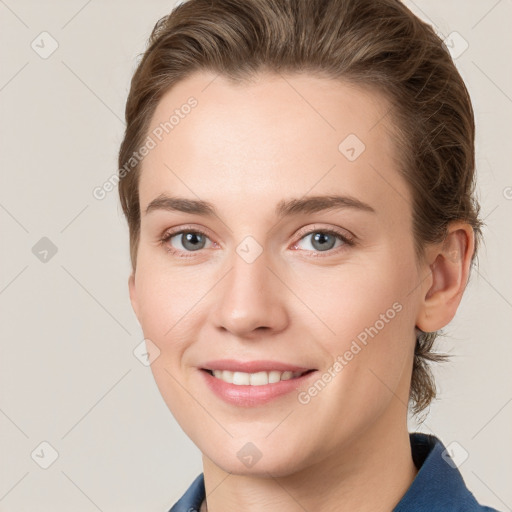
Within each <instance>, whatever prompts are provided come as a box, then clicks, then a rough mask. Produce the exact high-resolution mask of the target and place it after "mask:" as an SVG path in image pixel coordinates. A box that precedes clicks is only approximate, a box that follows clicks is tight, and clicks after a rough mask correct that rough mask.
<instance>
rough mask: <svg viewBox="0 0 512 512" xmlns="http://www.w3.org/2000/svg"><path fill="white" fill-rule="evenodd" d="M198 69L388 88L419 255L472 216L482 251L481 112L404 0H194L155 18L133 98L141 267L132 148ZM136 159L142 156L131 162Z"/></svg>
mask: <svg viewBox="0 0 512 512" xmlns="http://www.w3.org/2000/svg"><path fill="white" fill-rule="evenodd" d="M194 71H212V72H214V73H216V74H220V75H222V76H224V77H226V78H228V79H231V80H233V81H235V82H243V81H244V80H250V78H251V77H254V76H255V75H256V74H257V73H258V72H262V71H269V72H274V73H291V74H293V73H303V72H305V73H309V74H311V75H315V76H318V77H324V78H330V79H334V80H343V81H346V82H347V81H348V82H351V83H354V84H357V85H359V86H362V87H369V88H373V90H376V91H379V92H380V93H382V94H384V95H385V97H386V98H387V99H388V100H389V104H390V105H391V110H390V111H389V118H390V119H392V121H393V122H392V127H393V131H394V134H395V143H396V148H397V154H398V155H399V157H400V165H399V172H401V174H402V175H403V177H404V178H405V180H406V181H407V183H408V185H409V187H410V190H411V194H412V205H411V207H412V212H413V231H414V241H415V247H416V251H417V254H418V257H419V258H421V257H422V255H423V254H424V251H423V249H424V247H425V245H426V244H429V243H435V242H440V241H442V240H443V238H444V237H445V235H446V228H447V226H448V223H449V222H451V221H453V220H463V221H466V222H468V223H469V224H470V225H471V226H472V227H473V229H474V232H475V252H474V254H473V258H474V256H475V254H476V249H477V247H478V238H479V236H481V229H480V228H481V222H480V220H479V219H478V213H479V205H478V203H477V201H476V199H475V198H474V179H475V178H474V166H475V155H474V136H475V126H474V115H473V109H472V105H471V100H470V97H469V94H468V92H467V90H466V87H465V85H464V82H463V80H462V78H461V76H460V74H459V73H458V71H457V69H456V67H455V65H454V63H453V61H452V59H451V57H450V54H449V52H448V50H447V49H446V47H445V46H444V44H443V42H442V40H441V39H440V38H439V37H438V36H437V35H436V33H435V32H434V30H433V29H432V27H430V26H429V25H428V24H426V23H424V22H423V21H421V20H420V19H418V18H417V17H416V16H415V15H414V14H413V13H412V12H411V11H409V10H408V9H407V8H406V7H405V6H404V5H403V4H402V3H401V2H400V1H399V0H188V1H185V2H184V3H182V4H180V5H178V6H177V7H175V8H174V9H173V11H172V12H171V13H170V14H169V15H167V16H164V17H163V18H161V19H160V20H159V21H158V22H157V23H156V25H155V27H154V29H153V31H152V33H151V36H150V39H149V42H148V47H147V49H146V51H145V52H144V54H143V55H142V59H141V60H140V62H139V64H138V67H137V69H136V71H135V73H134V75H133V78H132V81H131V88H130V92H129V95H128V99H127V103H126V132H125V136H124V140H123V141H122V144H121V147H120V151H119V177H120V181H119V196H120V200H121V205H122V208H123V211H124V214H125V215H126V218H127V220H128V226H129V233H130V256H131V261H132V268H133V271H135V268H136V264H137V249H138V243H139V234H140V204H139V194H138V181H139V175H140V161H137V160H135V161H134V160H133V155H135V154H138V153H137V151H138V149H139V148H140V147H141V146H142V145H143V143H144V140H145V138H146V137H147V134H148V130H149V126H150V121H151V118H152V115H153V113H154V111H155V109H156V106H157V104H158V103H159V101H160V99H161V98H162V96H163V94H164V93H166V92H167V91H168V90H169V89H170V88H171V87H172V86H173V85H175V84H176V83H177V82H179V81H181V80H183V79H185V78H186V77H187V76H188V75H190V74H191V73H193V72H194ZM130 159H132V160H130ZM128 161H132V162H135V163H133V164H132V166H133V168H132V169H130V168H128V171H127V167H126V163H127V162H128ZM121 169H124V170H123V171H122V172H121ZM437 334H438V333H436V332H433V333H423V332H420V333H419V335H418V336H417V341H416V348H415V356H414V363H413V371H412V379H411V388H410V402H411V404H412V410H413V412H414V413H415V414H418V413H419V412H420V411H422V410H423V409H425V408H426V407H427V406H428V405H429V404H430V402H431V401H432V399H433V398H435V396H436V388H435V383H434V379H433V376H432V373H431V371H430V369H429V366H428V362H429V361H443V360H445V359H446V358H447V356H446V355H443V354H439V353H434V352H433V351H432V348H433V343H434V340H435V338H436V335H437Z"/></svg>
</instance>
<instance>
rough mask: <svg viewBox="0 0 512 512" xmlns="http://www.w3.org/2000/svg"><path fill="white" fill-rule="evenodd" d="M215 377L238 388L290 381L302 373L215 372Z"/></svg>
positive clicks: (273, 371)
mask: <svg viewBox="0 0 512 512" xmlns="http://www.w3.org/2000/svg"><path fill="white" fill-rule="evenodd" d="M213 375H214V377H216V378H217V379H220V380H223V381H224V382H227V383H228V384H236V385H238V386H249V385H251V386H264V385H265V384H274V383H275V382H279V381H280V380H290V379H295V378H297V377H300V376H301V375H302V372H290V371H286V372H278V371H275V370H272V371H271V372H257V373H245V372H230V371H228V370H213Z"/></svg>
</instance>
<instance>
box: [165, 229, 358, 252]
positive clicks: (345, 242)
mask: <svg viewBox="0 0 512 512" xmlns="http://www.w3.org/2000/svg"><path fill="white" fill-rule="evenodd" d="M184 233H194V234H200V235H203V236H205V237H206V238H208V239H209V236H208V234H207V233H205V232H204V231H202V230H201V229H198V228H190V229H187V228H185V229H180V230H178V231H166V232H165V233H164V235H163V236H162V238H160V240H159V243H160V245H162V246H163V247H164V248H165V250H166V251H167V252H168V253H170V254H173V255H175V256H177V257H179V258H190V257H194V253H195V252H200V251H201V249H199V250H198V251H185V254H181V253H182V252H183V251H180V250H177V249H174V248H173V247H172V246H170V245H169V243H168V242H169V241H170V239H171V238H173V237H175V236H176V235H182V234H184ZM315 233H322V234H326V235H332V236H334V237H336V238H338V239H340V240H341V241H342V242H343V245H341V246H340V247H337V248H336V249H329V250H328V251H324V252H325V253H327V254H326V256H332V255H333V254H337V253H338V252H340V250H341V251H343V250H346V248H347V246H349V247H352V246H354V245H355V240H354V238H352V237H349V236H347V235H345V234H342V233H341V232H340V231H337V230H335V229H332V228H331V229H327V228H325V229H324V228H316V229H310V230H309V231H307V232H306V233H303V234H301V235H300V237H299V239H298V241H297V242H296V243H294V244H293V245H294V246H295V245H297V243H298V242H300V241H301V240H302V239H303V238H305V237H307V236H308V235H312V234H315ZM305 252H313V254H312V255H311V257H314V258H317V257H320V258H322V257H324V256H323V255H322V252H323V251H305Z"/></svg>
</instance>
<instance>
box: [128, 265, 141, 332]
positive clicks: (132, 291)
mask: <svg viewBox="0 0 512 512" xmlns="http://www.w3.org/2000/svg"><path fill="white" fill-rule="evenodd" d="M128 290H129V291H130V302H131V303H132V308H133V311H134V313H135V316H136V317H137V320H138V321H139V324H140V318H139V303H138V300H137V290H136V288H135V273H133V272H132V273H131V274H130V277H129V278H128Z"/></svg>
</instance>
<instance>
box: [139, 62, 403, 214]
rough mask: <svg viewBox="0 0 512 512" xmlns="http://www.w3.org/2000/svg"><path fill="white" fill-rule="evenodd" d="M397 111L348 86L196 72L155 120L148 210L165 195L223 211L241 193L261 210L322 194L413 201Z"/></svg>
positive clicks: (307, 78) (146, 178) (144, 196)
mask: <svg viewBox="0 0 512 512" xmlns="http://www.w3.org/2000/svg"><path fill="white" fill-rule="evenodd" d="M389 114H390V105H389V103H388V102H387V101H386V99H385V97H384V96H383V95H382V94H380V93H378V92H376V91H371V90H369V89H366V88H362V87H360V86H356V85H353V84H349V83H347V82H341V81H334V80H331V79H327V78H319V77H314V76H311V75H307V74H293V75H275V74H260V75H258V77H257V78H256V79H255V80H253V81H251V82H250V83H233V82H231V81H229V80H228V79H227V78H226V77H224V76H221V75H215V74H212V73H208V72H200V73H195V74H193V75H191V76H189V77H188V78H186V79H184V80H182V81H181V82H178V83H177V84H176V85H175V86H174V87H173V88H171V89H170V90H169V91H167V93H166V94H165V95H164V96H163V97H162V99H161V101H160V102H159V104H158V106H157V108H156V110H155V112H154V114H153V117H152V119H151V123H150V128H149V130H148V136H149V137H150V138H151V139H152V141H153V143H154V148H153V149H151V151H150V152H149V154H147V155H146V156H145V158H144V160H143V162H142V174H141V178H140V182H139V186H140V203H141V205H140V206H141V210H142V211H144V207H145V206H147V204H148V203H149V202H150V201H151V200H152V199H154V197H155V196H157V195H158V194H160V193H163V192H165V193H169V194H179V195H181V196H189V197H194V196H197V197H205V196H207V198H208V199H209V200H211V201H212V202H217V203H218V204H222V201H223V197H225V196H226V194H227V193H229V194H230V195H233V194H236V195H242V196H244V197H245V198H246V199H247V198H249V197H253V198H254V200H255V202H256V201H257V202H258V203H259V205H260V206H263V205H264V204H265V203H266V202H267V201H268V202H269V205H270V204H274V203H276V202H277V200H279V199H281V198H282V197H283V196H287V195H289V196H297V195H299V196H300V195H304V194H306V193H308V191H310V190H311V191H313V189H314V192H315V193H316V194H318V193H325V192H327V191H331V192H332V191H334V190H336V191H339V192H343V193H348V194H351V195H354V196H357V195H358V194H360V193H361V191H362V190H364V194H365V195H366V199H368V200H374V201H377V203H379V202H381V200H382V197H381V196H382V194H383V192H384V193H386V194H388V195H389V194H391V195H394V194H395V195H396V194H398V195H400V196H402V198H405V197H406V196H407V193H408V192H407V189H406V185H405V183H403V181H402V179H401V177H400V176H399V174H398V172H397V166H398V162H397V160H398V158H397V157H398V155H397V150H396V147H395V144H394V143H393V137H392V134H391V128H392V125H391V119H390V115H389ZM271 199H272V201H271ZM395 200H396V198H395ZM246 204H247V203H246ZM247 206H248V204H247Z"/></svg>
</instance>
